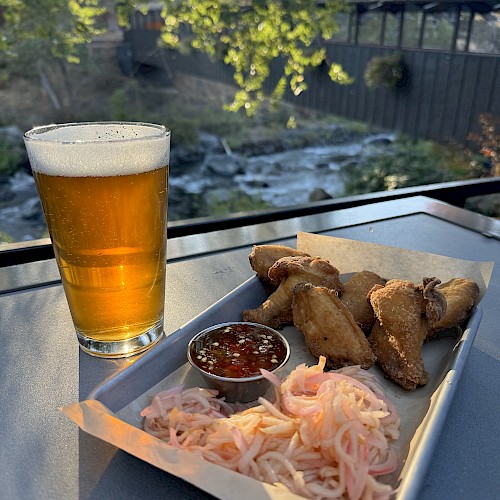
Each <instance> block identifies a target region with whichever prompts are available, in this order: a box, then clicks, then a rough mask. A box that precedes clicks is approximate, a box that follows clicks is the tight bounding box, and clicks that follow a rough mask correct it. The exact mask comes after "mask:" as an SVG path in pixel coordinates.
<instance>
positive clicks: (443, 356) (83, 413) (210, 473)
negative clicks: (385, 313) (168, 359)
mask: <svg viewBox="0 0 500 500" xmlns="http://www.w3.org/2000/svg"><path fill="white" fill-rule="evenodd" d="M297 248H298V249H300V250H302V251H305V252H307V253H309V254H310V255H315V256H320V257H323V258H325V259H328V260H329V261H330V262H331V263H332V264H333V265H334V266H335V267H337V268H338V269H339V271H340V272H341V274H348V273H352V272H356V271H361V270H370V271H373V272H376V273H378V274H379V275H381V276H383V277H385V278H388V279H389V278H401V279H409V280H412V281H415V282H417V283H419V282H420V281H421V279H422V277H424V276H428V277H432V276H436V277H437V278H439V279H440V280H441V281H442V282H445V281H448V280H449V279H451V278H455V277H463V278H471V279H473V280H474V281H476V283H477V284H478V285H479V287H480V290H481V297H482V296H483V295H484V293H486V290H487V288H488V284H489V280H490V276H491V272H492V270H493V263H492V262H479V261H464V260H460V259H454V258H450V257H445V256H442V255H436V254H429V253H424V252H417V251H411V250H405V249H400V248H395V247H388V246H384V245H378V244H373V243H365V242H359V241H354V240H348V239H344V238H334V237H329V236H321V235H314V234H310V233H299V234H298V235H297ZM283 333H284V334H285V336H287V338H288V339H289V342H290V345H291V350H292V356H291V358H290V361H289V362H288V365H287V367H286V368H285V369H284V370H283V371H282V372H281V373H280V376H282V377H284V376H286V375H287V374H288V373H289V372H290V371H291V370H292V369H293V368H294V367H295V366H297V365H298V364H300V363H303V362H305V363H307V364H309V365H311V364H314V363H316V360H315V358H313V357H312V356H311V355H310V354H309V352H308V350H307V347H306V346H305V344H304V342H303V340H302V338H301V335H300V334H299V333H298V332H297V331H296V330H295V328H293V327H286V328H285V329H284V330H283ZM455 344H456V340H452V339H441V340H436V341H433V342H429V343H428V344H425V345H424V348H423V350H422V357H423V359H424V364H425V367H426V369H427V371H428V372H429V383H428V384H427V385H426V386H424V387H421V388H419V389H417V390H416V391H411V392H408V391H405V390H404V389H402V388H401V387H399V386H397V385H396V384H394V383H392V382H391V381H388V380H385V379H383V375H382V373H381V371H380V370H379V369H378V367H374V368H372V369H371V371H373V372H375V373H377V375H378V376H379V380H380V381H381V383H382V385H383V387H384V390H385V392H386V394H387V396H388V397H389V398H391V400H392V401H393V402H394V403H395V405H396V407H397V408H398V411H399V413H400V415H401V429H400V430H401V437H400V439H399V441H398V442H397V444H396V453H397V455H398V458H399V463H400V467H399V468H398V470H397V471H395V472H394V473H393V474H391V475H389V476H385V478H384V482H388V483H389V484H393V485H394V486H396V485H397V483H398V479H399V478H401V477H404V474H405V468H404V462H405V460H406V458H407V457H408V455H409V453H411V447H412V438H414V437H415V436H418V435H419V434H420V433H421V432H422V429H421V427H420V424H421V423H422V420H423V419H424V417H425V415H426V413H427V411H428V409H429V405H430V402H431V400H432V399H434V398H435V396H436V394H438V392H439V390H440V388H441V387H442V384H445V383H447V379H448V378H449V377H450V375H452V374H450V372H448V373H446V367H447V366H448V363H449V361H450V358H451V356H452V353H453V348H454V347H455ZM179 383H180V384H184V386H185V387H189V386H196V385H202V381H201V379H200V378H198V376H197V374H196V373H195V372H194V371H192V370H190V369H189V366H188V365H187V364H186V365H183V366H182V367H181V368H179V369H178V370H176V371H175V372H173V373H172V374H171V375H169V376H168V377H167V378H166V379H164V380H163V381H162V382H160V383H159V384H156V385H155V386H154V387H152V388H151V389H149V390H148V391H146V392H145V393H144V394H142V395H141V396H140V397H138V398H137V399H136V400H134V401H132V402H131V403H130V404H129V405H127V406H126V407H125V408H123V409H122V410H120V411H119V412H117V413H116V414H113V413H112V412H111V411H109V410H108V409H107V408H106V407H105V406H104V405H103V404H102V403H100V402H99V401H95V400H87V401H81V402H79V403H75V404H73V405H70V406H66V407H64V408H61V409H60V410H61V411H62V412H63V413H65V414H66V415H67V416H68V417H69V418H70V419H71V420H73V421H74V422H75V423H76V424H77V425H78V426H79V427H80V428H81V429H82V430H83V431H85V432H87V433H89V434H91V435H93V436H96V437H98V438H100V439H102V440H104V441H106V442H108V443H110V444H113V445H114V446H117V447H118V448H121V449H122V450H124V451H126V452H128V453H130V454H132V455H134V456H136V457H138V458H140V459H142V460H144V461H146V462H148V463H150V464H152V465H154V466H156V467H158V468H160V469H162V470H164V471H166V472H169V473H171V474H174V475H176V476H178V477H181V478H183V479H184V480H186V481H188V482H190V483H191V484H193V485H195V486H197V487H199V488H200V489H202V490H204V491H207V492H209V493H211V494H212V495H214V496H216V497H219V498H221V499H228V500H233V499H234V497H235V485H236V484H237V491H238V493H237V495H238V498H239V499H241V500H246V499H248V500H254V499H256V498H258V499H264V498H270V499H282V498H290V499H293V498H300V497H298V496H296V495H293V494H291V493H289V492H286V491H283V490H280V489H279V488H276V487H274V486H272V485H268V484H265V483H261V482H260V481H256V480H254V479H251V478H248V477H246V476H243V475H242V474H239V473H236V472H233V471H230V470H227V469H224V468H222V467H219V466H217V465H214V464H211V463H209V462H206V461H204V460H202V459H201V458H199V457H197V456H195V455H193V454H192V453H189V452H185V451H183V450H177V449H175V448H173V447H171V446H169V445H167V444H166V443H164V442H163V441H161V440H159V439H157V438H155V437H153V436H150V435H149V434H147V433H146V432H144V431H142V430H141V419H140V417H139V413H140V411H141V410H142V408H144V406H146V405H147V404H149V401H150V399H151V397H152V396H153V395H154V394H156V393H157V392H158V391H160V390H162V389H164V388H166V387H172V386H174V385H177V384H179Z"/></svg>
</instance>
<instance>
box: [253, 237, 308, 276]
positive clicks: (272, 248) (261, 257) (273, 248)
mask: <svg viewBox="0 0 500 500" xmlns="http://www.w3.org/2000/svg"><path fill="white" fill-rule="evenodd" d="M297 256H299V257H300V256H302V257H307V256H308V255H307V254H306V253H304V252H301V251H299V250H296V249H295V248H291V247H287V246H284V245H254V247H253V248H252V251H251V253H250V255H249V256H248V260H249V261H250V266H251V268H252V269H253V270H254V271H255V272H256V273H257V275H258V276H259V278H260V279H262V280H264V281H265V282H268V281H269V277H268V275H267V273H268V272H269V268H270V267H271V266H272V265H273V264H274V263H275V262H276V261H277V260H279V259H281V258H282V257H297Z"/></svg>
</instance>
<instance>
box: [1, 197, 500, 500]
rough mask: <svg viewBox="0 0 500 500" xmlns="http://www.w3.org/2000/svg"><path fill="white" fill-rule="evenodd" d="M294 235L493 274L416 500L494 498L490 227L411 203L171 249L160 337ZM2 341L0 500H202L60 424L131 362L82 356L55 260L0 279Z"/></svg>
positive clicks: (499, 368) (497, 317)
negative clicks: (399, 251) (267, 245)
mask: <svg viewBox="0 0 500 500" xmlns="http://www.w3.org/2000/svg"><path fill="white" fill-rule="evenodd" d="M300 230H303V231H313V232H319V233H321V234H328V235H335V236H338V237H345V238H350V239H355V240H360V241H368V242H375V243H381V244H386V245H392V246H397V247H402V248H408V249H414V250H420V251H426V252H432V253H437V254H442V255H447V256H450V257H457V258H462V259H467V260H483V261H495V262H496V266H495V268H494V270H493V275H492V278H491V282H490V287H489V290H488V292H487V294H486V295H485V297H484V298H483V301H482V308H483V318H482V322H481V325H480V327H479V330H478V333H477V336H476V340H475V343H474V345H473V347H472V350H471V352H470V355H469V358H468V361H467V364H466V366H465V369H464V372H463V375H462V379H461V381H460V386H459V387H458V390H457V392H456V394H455V398H454V401H453V404H452V406H451V408H450V411H449V414H448V418H447V422H446V424H445V427H444V429H443V431H442V434H441V437H440V440H439V445H438V446H437V448H436V450H435V453H434V456H433V458H432V461H431V463H430V464H429V468H428V474H427V477H426V480H425V483H424V484H423V485H422V490H421V498H422V499H440V500H441V499H448V498H453V499H469V498H478V499H490V498H491V499H493V498H499V497H500V473H499V470H500V453H499V449H500V437H499V436H500V425H499V410H500V403H499V398H498V395H499V387H500V327H499V325H500V300H499V298H500V241H499V240H500V222H498V221H492V220H491V219H488V218H485V217H482V216H478V215H476V214H471V213H470V212H466V211H464V210H461V209H457V208H454V207H450V206H449V205H446V204H443V203H440V202H435V201H432V200H429V199H428V198H423V197H416V198H413V199H408V200H397V201H391V202H386V203H380V204H377V205H369V206H365V207H358V208H353V209H348V210H342V211H338V212H333V213H330V214H322V215H316V216H310V217H304V218H301V219H292V220H286V221H279V222H276V223H269V224H262V225H259V226H252V227H248V228H240V229H235V230H228V231H225V232H220V233H212V234H208V235H199V236H195V237H186V238H180V239H176V240H171V241H169V250H168V253H169V262H168V265H167V281H168V285H167V297H166V319H165V331H166V332H167V334H168V333H169V332H172V331H174V330H175V329H177V328H179V327H180V326H182V325H183V324H185V323H186V322H188V321H189V320H190V319H192V318H193V317H194V316H195V315H197V314H198V313H200V312H202V311H203V310H204V309H206V308H207V307H209V306H210V305H212V304H213V303H214V302H215V301H216V300H218V299H219V298H221V297H223V296H224V295H225V294H227V293H228V292H230V291H231V290H233V289H234V288H235V287H236V286H238V285H239V284H241V283H242V282H243V281H244V280H246V279H247V278H249V277H250V276H251V275H252V274H253V273H252V271H251V269H250V267H249V265H248V259H247V256H248V253H249V251H250V249H251V246H252V244H254V243H263V242H270V241H277V242H280V243H283V244H290V245H294V237H293V236H294V235H295V234H296V232H297V231H300ZM0 251H1V247H0ZM0 339H1V346H2V356H1V358H0V394H1V398H2V404H1V406H0V429H1V431H0V432H1V436H0V499H3V498H5V499H31V498H36V499H76V498H91V499H115V498H116V499H118V498H120V499H122V498H126V499H134V498H141V499H142V498H153V499H155V498H206V497H207V496H208V495H206V494H205V493H203V492H201V491H200V490H198V489H197V488H195V487H193V486H191V485H189V484H188V483H186V482H184V481H182V480H181V479H178V478H175V477H173V476H170V475H168V474H166V473H164V472H162V471H160V470H158V469H156V468H154V467H152V466H150V465H149V464H146V463H144V462H142V461H140V460H138V459H136V458H134V457H132V456H130V455H128V454H127V453H125V452H123V451H121V450H118V449H116V448H115V447H113V446H111V445H109V444H107V443H105V442H103V441H100V440H98V439H96V438H93V437H91V436H89V435H87V434H85V433H83V432H81V431H80V430H79V429H78V428H77V427H76V426H75V425H74V424H73V423H72V422H70V421H69V420H68V419H67V418H66V417H65V416H64V415H62V414H61V413H60V412H59V411H58V407H60V406H64V405H68V404H71V403H74V402H76V401H78V400H82V399H84V398H85V397H86V396H87V395H88V393H89V392H90V391H91V390H92V389H93V388H94V387H95V386H96V385H97V384H99V383H100V382H102V381H103V380H105V379H106V378H107V377H109V376H112V375H113V374H114V373H115V372H116V371H117V370H118V369H121V368H123V367H124V366H127V365H128V364H131V363H133V362H134V361H135V360H136V359H138V357H135V358H131V359H124V360H123V359H122V360H114V361H113V360H102V359H97V358H93V357H91V356H89V355H87V354H85V353H83V352H81V351H80V350H79V348H78V344H77V340H76V336H75V334H74V332H73V329H72V323H71V318H70V315H69V311H68V307H67V304H66V301H65V298H64V292H63V290H62V286H61V285H60V283H59V282H58V274H57V268H56V265H55V262H54V261H43V262H37V263H31V264H25V265H22V266H12V267H9V268H3V269H0ZM236 495H237V493H236V492H235V496H236Z"/></svg>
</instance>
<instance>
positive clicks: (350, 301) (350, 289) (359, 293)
mask: <svg viewBox="0 0 500 500" xmlns="http://www.w3.org/2000/svg"><path fill="white" fill-rule="evenodd" d="M385 282H386V280H385V279H383V278H381V277H380V276H379V275H378V274H376V273H372V272H371V271H360V272H359V273H356V274H354V275H353V276H352V277H351V278H350V279H349V280H348V281H347V282H346V283H344V291H343V292H342V295H341V296H340V298H341V300H342V302H343V303H344V304H345V305H346V306H347V307H348V309H349V311H351V314H352V316H353V318H354V321H356V323H357V324H358V325H359V327H360V328H361V330H363V331H364V332H365V334H368V333H369V332H370V330H371V328H372V326H373V322H374V321H375V314H374V313H373V308H372V306H371V304H370V302H369V301H368V299H367V295H368V292H369V291H370V290H371V289H372V288H373V287H374V286H375V285H377V284H378V285H384V284H385Z"/></svg>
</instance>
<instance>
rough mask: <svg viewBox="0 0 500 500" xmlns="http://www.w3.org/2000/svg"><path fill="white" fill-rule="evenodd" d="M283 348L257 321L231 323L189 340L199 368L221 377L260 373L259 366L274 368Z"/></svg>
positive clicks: (284, 353)
mask: <svg viewBox="0 0 500 500" xmlns="http://www.w3.org/2000/svg"><path fill="white" fill-rule="evenodd" d="M286 353H287V349H286V347H285V345H284V344H283V342H282V340H281V339H280V337H278V336H277V335H276V334H275V333H273V332H272V331H271V330H268V329H267V328H264V327H259V326H257V325H249V324H245V323H241V324H238V323H235V324H232V325H226V326H221V327H219V328H216V329H214V330H210V331H209V332H207V333H206V334H205V335H201V336H200V337H199V338H198V339H196V340H195V341H194V342H193V343H192V344H191V352H190V354H191V359H192V360H193V362H194V363H195V364H196V365H197V366H198V367H199V368H201V369H202V370H204V371H206V372H208V373H212V374H213V375H218V376H221V377H230V378H242V377H252V376H255V375H260V368H264V369H266V370H269V371H271V370H274V369H275V368H277V367H278V366H279V365H280V364H281V363H282V362H283V360H284V359H285V357H286Z"/></svg>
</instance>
